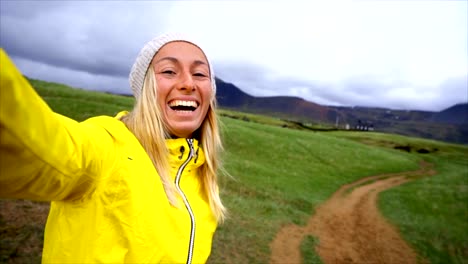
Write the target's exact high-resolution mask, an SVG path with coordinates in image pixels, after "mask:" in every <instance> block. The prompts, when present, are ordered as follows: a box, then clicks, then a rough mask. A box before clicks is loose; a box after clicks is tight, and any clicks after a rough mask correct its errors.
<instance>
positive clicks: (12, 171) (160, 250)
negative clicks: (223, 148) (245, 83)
mask: <svg viewBox="0 0 468 264" xmlns="http://www.w3.org/2000/svg"><path fill="white" fill-rule="evenodd" d="M0 92H1V93H0V197H3V198H20V199H31V200H40V201H52V203H51V209H50V213H49V218H48V220H47V225H46V229H45V238H44V250H43V258H42V260H43V262H44V263H203V262H206V260H207V258H208V256H209V254H210V250H211V242H212V237H213V233H214V231H215V229H216V219H215V217H214V215H213V214H212V212H211V210H210V207H209V204H208V202H207V199H206V197H205V196H204V195H203V192H202V188H201V182H200V176H199V175H198V168H199V166H200V165H201V164H203V163H204V162H205V158H204V155H203V151H202V149H201V148H199V147H198V142H197V141H196V140H191V139H169V140H167V145H168V147H169V149H170V164H171V168H172V171H171V174H172V175H173V177H174V182H175V183H176V187H177V188H178V190H179V192H180V193H181V197H180V198H179V204H180V206H179V207H178V208H176V207H173V206H171V205H170V204H169V202H168V200H167V198H166V195H165V192H164V189H163V186H162V183H161V181H160V178H159V175H158V173H157V171H156V170H155V168H154V166H153V164H152V162H151V160H150V158H149V157H148V155H147V154H146V152H145V150H144V149H143V148H142V146H141V145H140V143H139V141H138V140H137V139H136V138H135V137H134V135H133V134H132V133H131V132H130V131H129V130H128V129H127V127H126V126H125V124H124V123H122V122H121V121H120V120H119V117H120V116H122V115H124V114H125V112H123V113H120V114H119V115H118V116H117V117H116V118H112V117H105V116H101V117H95V118H91V119H88V120H86V121H84V122H81V123H78V122H76V121H74V120H72V119H69V118H67V117H64V116H61V115H59V114H56V113H54V112H52V111H51V109H50V108H49V107H48V106H47V104H46V103H45V102H44V101H43V100H42V99H41V98H40V97H39V96H38V95H37V94H36V92H35V91H34V90H33V89H32V88H31V86H30V84H29V83H28V82H27V80H26V79H25V78H24V77H23V76H22V74H21V73H20V72H19V71H18V70H17V68H16V67H15V66H14V64H13V63H12V62H11V60H10V59H9V58H8V56H7V55H6V53H5V52H4V51H3V50H2V49H0Z"/></svg>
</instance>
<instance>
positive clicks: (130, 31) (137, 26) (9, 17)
mask: <svg viewBox="0 0 468 264" xmlns="http://www.w3.org/2000/svg"><path fill="white" fill-rule="evenodd" d="M52 2H53V3H52ZM52 2H48V1H37V2H33V1H31V2H29V1H19V2H10V1H7V2H3V1H2V2H1V5H2V6H1V7H2V8H1V23H0V45H1V46H2V47H3V48H4V49H5V50H6V51H7V52H8V53H9V54H11V55H14V56H16V57H19V58H23V59H28V60H32V61H36V62H41V63H44V64H48V65H51V66H55V67H61V68H67V69H70V70H78V71H82V72H88V73H90V74H98V75H105V76H116V77H122V76H127V75H128V72H129V69H130V67H131V65H132V63H133V60H134V59H135V57H136V54H137V53H138V51H139V49H140V48H141V47H142V46H143V44H144V42H145V41H148V40H149V39H150V38H152V37H153V36H154V35H156V34H160V33H159V32H158V28H159V31H160V30H161V29H162V28H163V26H164V23H163V22H162V21H164V16H163V14H164V12H160V15H159V16H155V17H153V16H152V10H154V9H158V8H165V9H167V8H168V7H166V6H164V7H163V6H162V5H158V4H157V3H149V2H136V3H134V4H133V5H132V9H131V10H129V8H128V3H126V2H120V1H109V2H108V1H101V2H88V1H78V2H68V1H62V2H59V1H52ZM148 32H153V35H151V36H150V35H149V34H148Z"/></svg>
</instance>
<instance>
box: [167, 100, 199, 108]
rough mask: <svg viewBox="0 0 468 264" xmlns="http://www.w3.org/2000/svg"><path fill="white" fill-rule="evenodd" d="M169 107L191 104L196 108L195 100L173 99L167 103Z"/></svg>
mask: <svg viewBox="0 0 468 264" xmlns="http://www.w3.org/2000/svg"><path fill="white" fill-rule="evenodd" d="M169 106H170V107H174V106H191V107H194V108H197V102H195V101H183V100H174V101H171V102H170V103H169Z"/></svg>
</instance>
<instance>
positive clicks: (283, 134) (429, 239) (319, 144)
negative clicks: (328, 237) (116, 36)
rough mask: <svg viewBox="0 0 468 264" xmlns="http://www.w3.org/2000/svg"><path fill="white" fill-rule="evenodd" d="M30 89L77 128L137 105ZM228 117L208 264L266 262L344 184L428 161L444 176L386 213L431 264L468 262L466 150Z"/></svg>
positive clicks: (46, 87)
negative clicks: (219, 209)
mask: <svg viewBox="0 0 468 264" xmlns="http://www.w3.org/2000/svg"><path fill="white" fill-rule="evenodd" d="M32 83H33V85H34V86H35V87H36V89H37V91H38V92H39V93H40V94H41V96H43V97H44V99H45V100H46V101H47V102H48V103H49V105H50V106H51V107H52V109H54V110H55V111H57V112H59V113H62V114H64V115H67V116H70V117H72V118H74V119H76V120H79V121H81V120H84V119H86V118H88V117H90V116H95V115H101V114H105V115H115V114H116V113H117V112H119V111H121V110H130V109H131V108H132V105H133V99H132V98H128V97H122V96H115V95H109V94H102V93H97V92H89V91H84V90H78V89H70V88H67V87H65V86H60V85H56V84H51V83H46V82H42V81H34V80H32ZM221 114H222V118H221V121H222V123H223V125H222V132H223V138H224V142H225V148H226V152H225V153H224V155H223V160H224V166H225V168H226V170H227V172H229V174H230V175H231V176H232V177H223V178H222V181H221V187H222V189H221V195H222V198H223V200H224V201H225V204H226V206H227V207H228V208H229V211H230V215H229V218H228V220H227V221H226V223H225V224H224V225H222V226H220V227H219V229H218V231H217V232H216V234H215V238H214V243H213V251H212V255H211V256H210V259H209V261H208V262H209V263H236V264H237V263H268V261H269V256H270V247H269V244H270V242H271V241H272V240H273V238H274V236H275V234H276V232H277V231H278V230H279V228H280V227H281V226H283V225H285V224H289V223H294V224H299V225H302V224H304V223H305V222H306V220H307V219H308V218H309V217H310V215H311V214H312V213H313V212H314V209H315V208H316V207H317V205H319V204H320V203H322V202H323V201H325V200H326V199H327V198H328V197H330V195H331V194H332V193H333V192H334V191H336V190H337V189H338V188H339V187H340V186H342V185H343V184H346V183H350V182H352V181H355V180H357V179H359V178H362V177H366V176H371V175H375V174H381V173H389V172H399V171H406V170H414V169H417V168H418V162H419V161H420V160H422V159H424V160H427V161H429V162H432V163H434V164H435V168H436V170H437V171H438V174H437V175H436V176H433V177H431V178H424V179H419V180H417V181H414V182H411V183H409V184H406V185H404V186H401V187H399V188H396V189H392V190H389V191H387V192H385V193H384V194H383V195H382V196H381V198H380V200H379V205H380V207H381V209H382V211H383V214H384V215H385V216H386V217H387V218H388V219H390V221H391V222H392V223H394V224H396V225H397V226H398V228H399V229H400V230H401V232H402V234H403V237H404V238H405V239H406V240H407V241H409V242H410V243H411V244H412V245H413V246H414V247H415V248H416V249H417V251H418V253H419V254H420V255H421V256H423V257H425V258H427V259H428V260H429V261H430V262H431V263H468V234H467V230H468V208H467V202H468V171H467V170H468V147H467V146H461V145H452V144H446V143H442V142H436V141H429V140H421V139H415V138H408V137H403V136H397V135H388V134H380V133H369V132H342V131H340V132H313V131H307V130H299V129H291V128H288V127H290V126H289V125H290V124H288V123H287V122H285V121H281V120H276V119H272V118H269V117H265V116H256V115H248V114H241V113H236V112H232V111H226V110H223V111H221ZM395 147H397V148H398V147H400V149H396V148H395ZM401 147H404V148H403V150H405V149H406V150H409V151H402V150H401ZM423 150H424V151H423ZM2 222H3V220H2ZM2 243H4V241H3V240H2ZM316 243H318V242H317V241H315V239H314V238H313V237H308V238H307V240H306V241H304V242H303V244H302V245H301V252H303V255H304V256H306V257H307V259H306V260H305V263H316V262H319V257H318V256H317V255H316V254H315V252H314V250H313V248H312V245H315V244H316ZM35 254H39V252H35ZM2 259H6V258H5V257H4V256H3V258H2ZM20 262H21V261H20Z"/></svg>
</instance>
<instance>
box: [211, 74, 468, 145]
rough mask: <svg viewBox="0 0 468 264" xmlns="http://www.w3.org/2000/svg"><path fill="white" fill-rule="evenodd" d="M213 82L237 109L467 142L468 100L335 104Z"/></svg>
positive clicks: (228, 104) (229, 105) (223, 101)
mask: <svg viewBox="0 0 468 264" xmlns="http://www.w3.org/2000/svg"><path fill="white" fill-rule="evenodd" d="M216 86H217V94H216V97H217V99H218V103H219V105H220V106H221V107H224V108H230V109H233V110H237V111H243V112H251V113H258V114H267V115H272V116H275V117H278V118H282V119H288V120H292V121H296V122H304V123H319V124H326V125H329V126H334V127H337V128H341V129H358V130H376V131H381V132H387V133H396V134H402V135H408V136H416V137H423V138H430V139H436V140H443V141H448V142H454V143H464V144H468V114H467V113H468V103H465V104H458V105H455V106H452V107H450V108H447V109H445V110H443V111H440V112H431V111H408V110H393V109H386V108H377V107H343V106H340V107H337V106H325V105H320V104H316V103H313V102H309V101H306V100H304V99H302V98H299V97H292V96H273V97H255V96H251V95H249V94H247V93H245V92H243V91H242V90H241V89H239V88H238V87H236V86H235V85H233V84H231V83H227V82H224V81H223V80H221V79H216Z"/></svg>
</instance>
